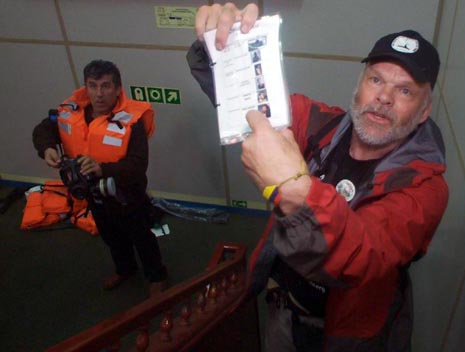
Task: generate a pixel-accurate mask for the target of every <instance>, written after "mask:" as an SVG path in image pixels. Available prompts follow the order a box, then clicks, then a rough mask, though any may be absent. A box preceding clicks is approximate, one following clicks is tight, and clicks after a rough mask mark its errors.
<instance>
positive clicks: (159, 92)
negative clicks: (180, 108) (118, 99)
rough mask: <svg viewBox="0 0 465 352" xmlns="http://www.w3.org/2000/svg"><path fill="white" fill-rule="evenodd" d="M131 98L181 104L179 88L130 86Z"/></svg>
mask: <svg viewBox="0 0 465 352" xmlns="http://www.w3.org/2000/svg"><path fill="white" fill-rule="evenodd" d="M129 89H130V91H131V98H132V99H134V100H138V101H147V102H149V103H158V104H174V105H180V104H181V92H180V90H179V89H174V88H162V87H145V86H130V87H129Z"/></svg>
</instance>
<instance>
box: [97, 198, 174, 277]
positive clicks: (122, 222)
mask: <svg viewBox="0 0 465 352" xmlns="http://www.w3.org/2000/svg"><path fill="white" fill-rule="evenodd" d="M150 207H151V204H150V201H149V199H148V198H147V199H146V200H144V202H143V203H142V204H141V206H138V207H131V209H130V210H128V208H126V207H125V206H122V205H120V204H116V203H115V202H111V201H104V202H103V203H102V204H92V205H91V210H92V215H93V216H94V219H95V223H96V225H97V228H98V230H99V233H100V236H101V237H102V239H103V241H104V242H105V243H106V245H107V246H108V247H109V248H110V252H111V256H112V258H113V262H114V263H115V267H116V273H117V274H119V275H124V274H129V273H132V272H134V271H135V270H137V262H136V258H135V253H134V249H135V250H136V251H137V253H138V255H139V258H140V261H141V263H142V266H143V268H144V274H145V276H146V277H147V279H148V280H149V281H151V282H158V281H163V280H165V279H166V277H167V272H166V268H165V266H164V265H163V263H162V258H161V253H160V247H159V246H158V241H157V238H156V237H155V235H154V234H153V233H152V232H151V231H150V228H151V223H150Z"/></svg>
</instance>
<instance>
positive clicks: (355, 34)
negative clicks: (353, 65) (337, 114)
mask: <svg viewBox="0 0 465 352" xmlns="http://www.w3.org/2000/svg"><path fill="white" fill-rule="evenodd" d="M264 5H265V13H273V12H279V13H281V15H282V17H283V32H282V37H283V47H284V50H285V51H291V52H310V53H319V54H321V53H324V54H334V55H349V56H364V55H366V54H367V52H368V51H369V50H370V49H371V43H373V41H374V40H376V39H378V38H379V37H381V36H382V35H385V34H388V33H391V32H397V31H400V30H403V29H409V28H412V29H416V30H418V31H420V32H421V33H422V34H423V35H424V36H425V37H426V38H429V39H432V36H433V33H434V25H435V21H436V11H437V6H438V0H425V1H404V0H392V1H370V0H351V1H344V0H316V1H315V0H298V1H283V0H266V1H264Z"/></svg>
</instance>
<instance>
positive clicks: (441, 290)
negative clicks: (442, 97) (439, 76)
mask: <svg viewBox="0 0 465 352" xmlns="http://www.w3.org/2000/svg"><path fill="white" fill-rule="evenodd" d="M437 121H438V126H439V127H440V128H441V131H442V133H443V137H444V140H445V144H446V158H447V165H448V167H447V172H446V179H447V182H448V184H449V204H448V208H447V210H446V213H445V215H444V217H443V219H442V221H441V224H440V226H439V228H438V230H437V232H436V234H435V237H434V238H433V241H432V243H431V245H430V248H429V250H428V253H427V255H426V256H425V257H424V258H423V259H422V260H421V261H420V262H418V263H414V264H413V266H412V270H411V273H412V279H413V284H414V303H415V324H414V347H415V349H414V351H424V352H436V351H440V346H441V343H442V340H443V336H444V334H445V333H446V330H447V324H448V321H449V317H450V315H451V314H452V312H453V311H452V309H453V304H454V302H455V299H456V295H457V292H458V289H459V283H460V278H461V276H462V275H463V270H464V268H465V257H464V256H463V255H454V252H455V251H454V250H453V248H465V237H464V236H463V229H464V228H465V217H464V216H463V209H464V208H465V187H463V186H460V185H461V184H463V170H462V169H461V167H460V160H459V155H458V154H457V150H456V148H455V146H454V144H453V141H452V136H451V133H450V132H451V130H450V128H449V126H448V124H447V119H446V116H445V110H444V106H442V107H441V108H440V110H439V116H438V119H437Z"/></svg>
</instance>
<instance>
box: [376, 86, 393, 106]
mask: <svg viewBox="0 0 465 352" xmlns="http://www.w3.org/2000/svg"><path fill="white" fill-rule="evenodd" d="M376 100H377V101H378V102H379V103H380V104H382V105H392V102H393V89H392V88H391V87H389V86H387V85H384V86H382V87H381V88H380V89H379V91H378V94H377V97H376Z"/></svg>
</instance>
